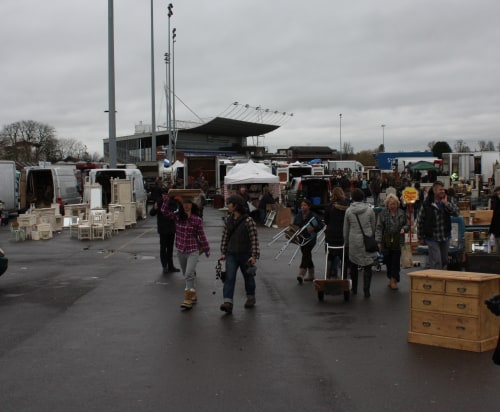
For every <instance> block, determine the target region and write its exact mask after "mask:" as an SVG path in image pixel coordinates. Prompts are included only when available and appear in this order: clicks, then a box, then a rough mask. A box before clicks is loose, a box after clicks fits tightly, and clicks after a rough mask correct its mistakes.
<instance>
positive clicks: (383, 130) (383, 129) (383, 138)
mask: <svg viewBox="0 0 500 412" xmlns="http://www.w3.org/2000/svg"><path fill="white" fill-rule="evenodd" d="M380 127H382V150H383V151H384V152H385V124H382V125H380Z"/></svg>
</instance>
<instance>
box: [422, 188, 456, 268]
mask: <svg viewBox="0 0 500 412" xmlns="http://www.w3.org/2000/svg"><path fill="white" fill-rule="evenodd" d="M458 214H459V209H458V207H457V205H455V204H454V203H453V202H449V201H448V195H447V194H446V190H445V188H444V184H443V182H441V181H439V180H436V181H435V182H434V183H433V185H432V188H431V190H430V192H429V194H428V195H427V198H426V199H425V200H424V202H423V203H422V206H421V208H420V211H419V213H418V216H417V228H418V230H417V234H418V240H419V242H420V244H425V245H427V246H428V247H429V268H430V269H446V267H447V264H448V249H449V247H450V238H451V216H458Z"/></svg>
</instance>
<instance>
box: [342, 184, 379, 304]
mask: <svg viewBox="0 0 500 412" xmlns="http://www.w3.org/2000/svg"><path fill="white" fill-rule="evenodd" d="M351 198H352V203H351V205H350V206H349V207H348V208H347V211H346V214H345V218H344V242H345V246H346V247H348V248H349V249H348V250H349V265H350V268H351V280H352V294H353V295H356V294H357V293H358V269H359V268H360V267H361V268H362V269H363V292H364V296H365V298H369V297H370V283H371V280H372V265H373V262H374V261H375V258H376V256H377V253H376V252H367V251H366V250H365V245H364V241H363V232H364V233H365V235H367V236H373V235H374V234H375V223H376V219H375V213H374V211H373V209H372V208H371V207H370V205H368V204H367V203H365V202H364V199H365V195H364V193H363V191H362V190H361V189H359V188H356V189H354V190H353V191H352V194H351ZM358 218H359V222H360V223H358ZM360 224H361V226H362V227H363V232H362V231H361V227H360Z"/></svg>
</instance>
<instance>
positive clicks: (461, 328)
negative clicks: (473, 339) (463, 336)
mask: <svg viewBox="0 0 500 412" xmlns="http://www.w3.org/2000/svg"><path fill="white" fill-rule="evenodd" d="M456 329H457V330H465V326H457V327H456Z"/></svg>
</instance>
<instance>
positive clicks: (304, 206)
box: [293, 199, 324, 284]
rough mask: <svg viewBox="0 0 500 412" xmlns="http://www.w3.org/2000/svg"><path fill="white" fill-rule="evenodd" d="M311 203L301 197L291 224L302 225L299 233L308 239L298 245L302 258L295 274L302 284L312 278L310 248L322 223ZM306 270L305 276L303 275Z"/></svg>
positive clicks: (312, 266)
mask: <svg viewBox="0 0 500 412" xmlns="http://www.w3.org/2000/svg"><path fill="white" fill-rule="evenodd" d="M311 206H312V203H311V201H310V200H309V199H302V201H301V202H300V211H299V213H297V215H295V218H294V220H293V224H294V225H295V226H297V227H299V228H300V229H302V228H303V227H304V226H306V227H305V228H304V230H303V231H302V233H301V235H303V236H304V238H306V239H308V240H309V241H308V242H307V243H306V244H304V245H303V246H301V247H300V252H301V254H302V260H301V262H300V266H299V274H298V275H297V281H298V282H299V284H302V282H303V281H313V280H314V262H313V260H312V250H313V248H314V245H315V244H316V237H317V234H318V232H319V231H320V230H321V229H322V228H323V226H324V223H323V222H322V221H321V218H320V217H319V216H318V215H316V213H314V212H313V211H312V210H311ZM306 272H307V276H306V277H304V275H305V274H306Z"/></svg>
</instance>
